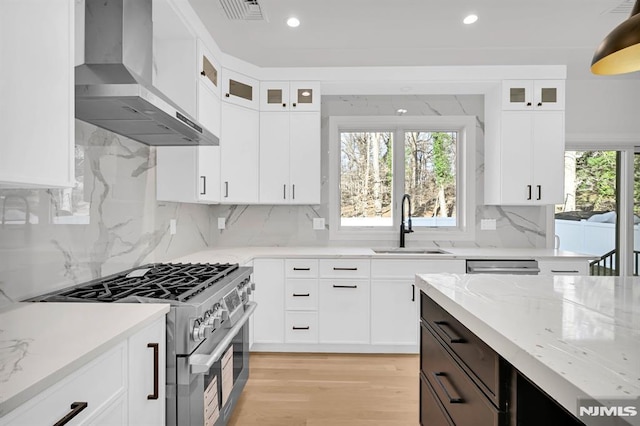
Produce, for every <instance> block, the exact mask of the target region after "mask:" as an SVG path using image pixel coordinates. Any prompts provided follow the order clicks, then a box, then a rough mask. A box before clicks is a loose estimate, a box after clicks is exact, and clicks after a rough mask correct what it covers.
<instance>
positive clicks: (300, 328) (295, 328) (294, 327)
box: [293, 325, 309, 330]
mask: <svg viewBox="0 0 640 426" xmlns="http://www.w3.org/2000/svg"><path fill="white" fill-rule="evenodd" d="M293 329H294V330H309V326H306V327H296V326H295V325H294V326H293Z"/></svg>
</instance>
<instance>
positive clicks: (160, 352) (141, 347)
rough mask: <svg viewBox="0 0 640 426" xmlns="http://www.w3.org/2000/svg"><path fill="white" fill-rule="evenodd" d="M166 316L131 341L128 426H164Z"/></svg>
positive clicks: (131, 338)
mask: <svg viewBox="0 0 640 426" xmlns="http://www.w3.org/2000/svg"><path fill="white" fill-rule="evenodd" d="M165 330H166V319H165V316H162V317H161V318H159V319H157V320H156V321H155V322H153V323H152V324H150V325H149V326H147V327H146V328H144V329H143V330H141V331H139V332H138V333H136V334H135V335H133V336H131V337H130V338H129V391H128V398H129V424H130V425H149V426H153V425H163V424H165V383H166V379H165V376H166V339H167V338H166V333H165Z"/></svg>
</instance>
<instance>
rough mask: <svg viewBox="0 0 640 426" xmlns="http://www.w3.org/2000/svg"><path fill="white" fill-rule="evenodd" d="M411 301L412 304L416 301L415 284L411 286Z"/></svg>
mask: <svg viewBox="0 0 640 426" xmlns="http://www.w3.org/2000/svg"><path fill="white" fill-rule="evenodd" d="M411 301H412V302H415V301H416V285H415V284H411Z"/></svg>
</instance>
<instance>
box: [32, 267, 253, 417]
mask: <svg viewBox="0 0 640 426" xmlns="http://www.w3.org/2000/svg"><path fill="white" fill-rule="evenodd" d="M252 272H253V269H252V268H249V267H239V266H238V265H237V264H182V263H179V264H170V263H169V264H168V263H155V264H149V265H145V266H140V267H138V268H133V269H130V270H128V271H124V272H121V273H118V274H114V275H111V276H108V277H105V278H100V279H97V280H94V281H91V282H88V283H86V284H81V285H78V286H75V287H72V288H69V289H65V290H61V291H57V292H53V293H49V294H46V295H44V296H41V297H38V298H36V299H33V300H34V301H50V302H121V303H131V302H138V303H170V304H171V309H170V311H169V313H168V314H167V384H166V385H167V389H166V390H167V392H166V394H167V424H168V425H206V426H210V425H224V424H226V423H227V421H228V420H229V417H230V415H231V412H232V410H233V408H234V406H235V404H236V402H237V400H238V397H239V395H240V393H241V392H242V389H243V388H244V386H245V383H246V381H247V379H248V377H249V322H248V320H249V317H250V316H251V315H252V314H253V311H254V310H255V309H256V306H257V305H256V304H255V303H254V302H250V301H249V294H251V291H252V290H253V289H254V288H255V284H254V283H253V282H252V281H251V273H252Z"/></svg>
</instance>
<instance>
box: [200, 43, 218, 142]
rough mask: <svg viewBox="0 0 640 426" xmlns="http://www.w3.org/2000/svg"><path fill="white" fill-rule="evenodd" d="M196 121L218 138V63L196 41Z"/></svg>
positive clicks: (204, 47)
mask: <svg viewBox="0 0 640 426" xmlns="http://www.w3.org/2000/svg"><path fill="white" fill-rule="evenodd" d="M197 59H198V62H197V64H196V65H197V68H196V69H197V73H198V74H197V77H196V78H197V80H198V121H200V123H201V124H202V125H203V126H204V127H206V129H207V130H209V131H210V132H211V133H213V134H214V135H216V136H218V137H220V114H221V112H220V63H219V62H218V61H217V60H216V59H215V58H214V56H213V54H212V53H211V52H210V51H209V50H208V49H207V47H206V46H205V45H204V42H203V41H202V40H198V55H197Z"/></svg>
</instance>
